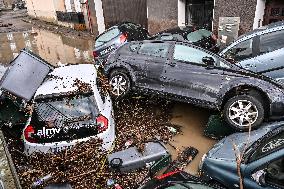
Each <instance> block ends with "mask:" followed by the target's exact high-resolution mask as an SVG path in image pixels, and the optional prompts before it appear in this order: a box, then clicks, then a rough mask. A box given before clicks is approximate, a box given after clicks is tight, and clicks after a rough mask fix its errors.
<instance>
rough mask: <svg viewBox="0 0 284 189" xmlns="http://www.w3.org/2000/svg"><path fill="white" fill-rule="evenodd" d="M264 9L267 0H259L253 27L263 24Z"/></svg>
mask: <svg viewBox="0 0 284 189" xmlns="http://www.w3.org/2000/svg"><path fill="white" fill-rule="evenodd" d="M264 10H265V0H257V5H256V10H255V17H254V23H253V29H255V28H258V27H260V26H262V22H263V16H264Z"/></svg>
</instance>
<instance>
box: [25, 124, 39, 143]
mask: <svg viewBox="0 0 284 189" xmlns="http://www.w3.org/2000/svg"><path fill="white" fill-rule="evenodd" d="M34 133H35V130H34V128H33V126H32V125H28V126H27V127H26V129H25V130H24V136H25V139H26V140H27V141H28V142H32V143H35V142H36V139H35V138H34V137H33V134H34Z"/></svg>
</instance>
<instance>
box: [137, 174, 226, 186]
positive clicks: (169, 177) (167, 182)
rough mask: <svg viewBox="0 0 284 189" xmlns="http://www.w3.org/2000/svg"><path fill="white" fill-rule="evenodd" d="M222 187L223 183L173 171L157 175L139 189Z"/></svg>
mask: <svg viewBox="0 0 284 189" xmlns="http://www.w3.org/2000/svg"><path fill="white" fill-rule="evenodd" d="M188 188H189V189H195V188H198V189H222V188H224V187H222V186H221V185H220V186H219V185H217V184H214V185H213V184H208V183H206V182H205V181H203V180H201V179H200V178H198V177H195V176H193V175H190V174H188V173H186V172H184V171H179V170H177V171H172V172H169V173H166V174H164V175H161V176H157V177H155V178H153V179H151V180H150V181H148V182H147V183H145V184H144V185H143V186H140V187H139V188H138V189H188Z"/></svg>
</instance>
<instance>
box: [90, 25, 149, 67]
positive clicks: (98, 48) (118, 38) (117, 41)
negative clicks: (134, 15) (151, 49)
mask: <svg viewBox="0 0 284 189" xmlns="http://www.w3.org/2000/svg"><path fill="white" fill-rule="evenodd" d="M148 36H149V35H148V31H147V30H146V29H144V28H143V27H142V26H141V25H138V24H134V23H131V22H123V23H121V24H118V25H114V26H112V27H111V28H109V29H108V30H106V31H105V32H103V33H102V34H100V35H99V36H98V37H97V38H96V41H95V46H94V50H93V55H94V58H95V60H98V62H100V60H104V59H105V58H106V57H107V56H108V55H109V54H110V53H111V52H112V51H114V50H115V49H117V48H118V47H119V46H121V45H122V44H124V43H126V42H128V41H139V40H144V39H147V38H148Z"/></svg>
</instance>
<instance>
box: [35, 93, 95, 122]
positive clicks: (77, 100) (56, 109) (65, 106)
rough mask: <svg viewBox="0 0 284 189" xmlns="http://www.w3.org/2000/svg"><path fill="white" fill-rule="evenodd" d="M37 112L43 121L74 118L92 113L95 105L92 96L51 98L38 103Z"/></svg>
mask: <svg viewBox="0 0 284 189" xmlns="http://www.w3.org/2000/svg"><path fill="white" fill-rule="evenodd" d="M36 110H37V114H38V115H39V117H40V118H41V120H43V121H51V120H53V119H65V118H66V119H67V118H68V119H73V118H79V117H82V116H87V115H92V114H93V113H94V106H93V102H92V100H91V97H85V96H78V97H73V98H63V99H58V100H57V99H51V100H49V101H48V102H42V103H38V104H36Z"/></svg>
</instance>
